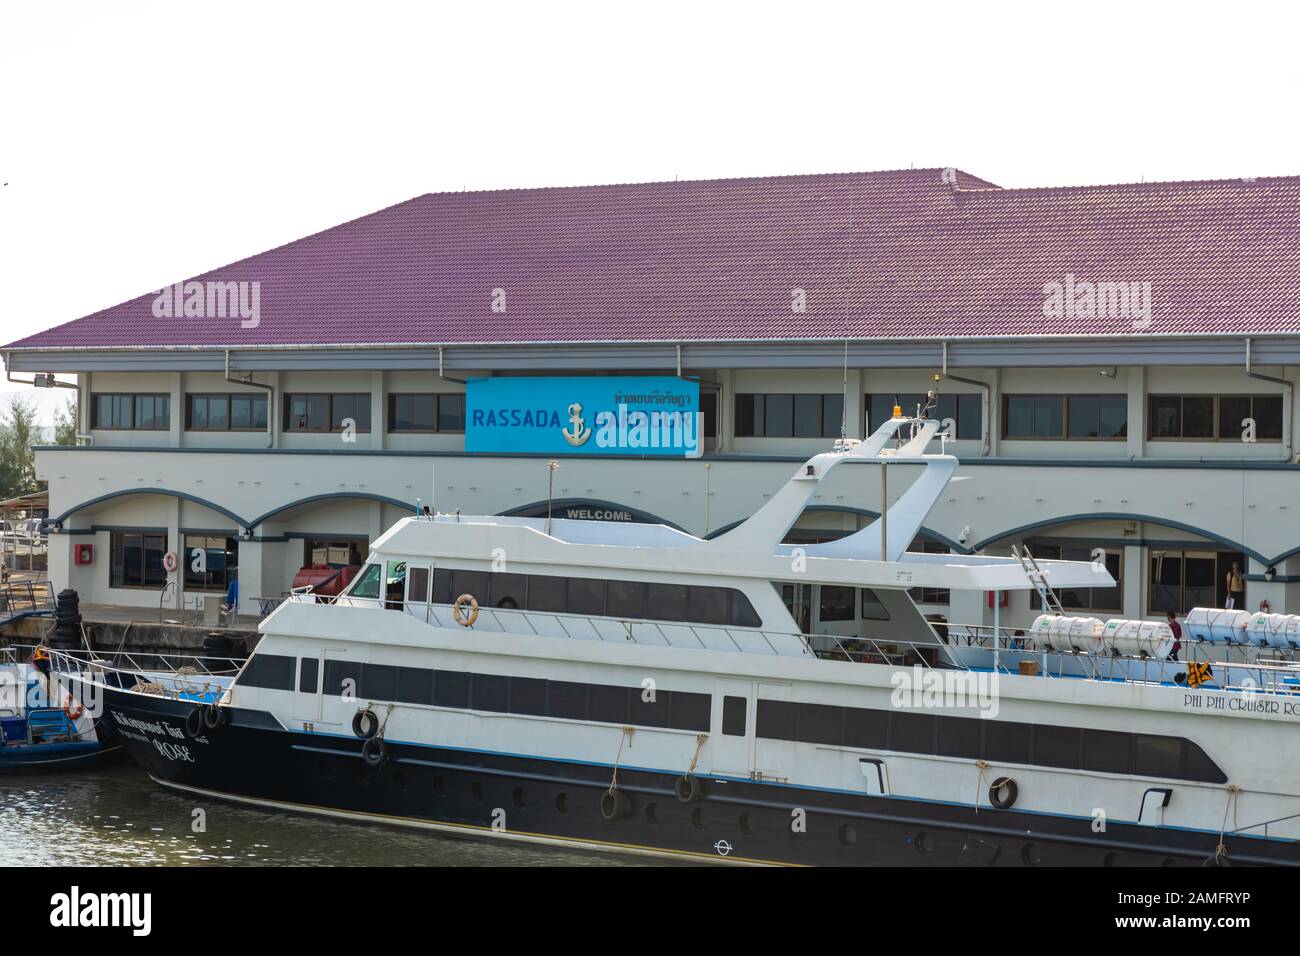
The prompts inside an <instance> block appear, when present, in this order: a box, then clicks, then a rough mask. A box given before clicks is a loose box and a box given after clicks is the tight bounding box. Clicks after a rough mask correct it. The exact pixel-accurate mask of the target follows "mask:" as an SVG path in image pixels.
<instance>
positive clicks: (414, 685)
mask: <svg viewBox="0 0 1300 956" xmlns="http://www.w3.org/2000/svg"><path fill="white" fill-rule="evenodd" d="M394 700H396V701H397V702H399V703H403V704H432V703H433V671H430V670H426V669H425V668H423V667H399V668H398V669H397V696H396V697H395V698H394Z"/></svg>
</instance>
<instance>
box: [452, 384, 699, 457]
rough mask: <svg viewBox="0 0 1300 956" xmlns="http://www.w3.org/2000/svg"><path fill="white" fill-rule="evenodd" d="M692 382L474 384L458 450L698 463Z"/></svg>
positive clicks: (469, 387)
mask: <svg viewBox="0 0 1300 956" xmlns="http://www.w3.org/2000/svg"><path fill="white" fill-rule="evenodd" d="M702 433H703V421H702V416H701V415H700V385H699V383H698V382H692V381H688V380H686V379H681V378H672V377H668V376H649V375H645V376H620V377H612V376H611V377H600V376H584V377H574V378H480V379H472V380H471V381H470V382H469V383H468V385H467V386H466V389H465V450H466V451H470V452H483V453H498V452H525V453H533V454H547V455H652V456H656V457H667V458H671V457H677V458H681V457H686V458H698V457H699V456H700V453H701V451H702V450H703V441H702Z"/></svg>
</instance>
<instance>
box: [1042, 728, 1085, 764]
mask: <svg viewBox="0 0 1300 956" xmlns="http://www.w3.org/2000/svg"><path fill="white" fill-rule="evenodd" d="M1034 763H1036V764H1038V765H1040V766H1043V767H1077V766H1079V728H1077V727H1056V726H1053V725H1051V724H1039V725H1037V726H1035V727H1034Z"/></svg>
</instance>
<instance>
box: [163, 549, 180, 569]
mask: <svg viewBox="0 0 1300 956" xmlns="http://www.w3.org/2000/svg"><path fill="white" fill-rule="evenodd" d="M176 567H177V561H176V552H175V551H168V552H167V553H166V554H164V555H163V570H164V571H166V572H167V573H168V574H171V573H172V572H173V571H175V570H176Z"/></svg>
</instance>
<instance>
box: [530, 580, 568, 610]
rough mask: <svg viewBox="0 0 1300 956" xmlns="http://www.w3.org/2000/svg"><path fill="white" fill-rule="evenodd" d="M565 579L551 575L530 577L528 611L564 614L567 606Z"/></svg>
mask: <svg viewBox="0 0 1300 956" xmlns="http://www.w3.org/2000/svg"><path fill="white" fill-rule="evenodd" d="M566 590H567V589H566V587H565V581H564V578H555V577H550V576H549V575H540V574H539V575H531V574H530V575H529V576H528V609H529V610H530V611H552V612H554V613H556V614H562V613H563V612H564V608H565V604H566V593H565V592H566Z"/></svg>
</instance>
